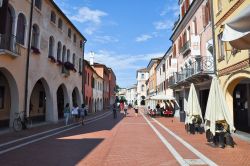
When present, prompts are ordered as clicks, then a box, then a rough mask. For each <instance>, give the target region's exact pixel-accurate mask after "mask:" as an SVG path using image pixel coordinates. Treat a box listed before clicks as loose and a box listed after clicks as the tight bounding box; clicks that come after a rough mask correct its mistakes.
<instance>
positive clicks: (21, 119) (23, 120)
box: [13, 111, 31, 131]
mask: <svg viewBox="0 0 250 166" xmlns="http://www.w3.org/2000/svg"><path fill="white" fill-rule="evenodd" d="M15 114H16V118H15V119H14V121H13V129H14V130H15V131H21V130H22V129H23V130H25V129H27V127H28V125H30V124H31V120H30V119H29V118H28V117H27V116H26V114H25V112H24V111H23V112H18V113H15Z"/></svg>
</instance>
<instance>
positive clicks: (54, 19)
mask: <svg viewBox="0 0 250 166" xmlns="http://www.w3.org/2000/svg"><path fill="white" fill-rule="evenodd" d="M50 21H51V22H53V23H56V13H55V12H54V11H53V10H52V11H51V13H50Z"/></svg>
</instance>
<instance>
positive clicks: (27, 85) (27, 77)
mask: <svg viewBox="0 0 250 166" xmlns="http://www.w3.org/2000/svg"><path fill="white" fill-rule="evenodd" d="M33 4H34V0H31V5H30V24H29V37H28V51H27V59H26V72H25V91H24V114H25V115H27V112H28V111H27V106H28V87H29V66H30V64H29V63H30V42H31V31H32V20H33ZM28 116H29V114H28Z"/></svg>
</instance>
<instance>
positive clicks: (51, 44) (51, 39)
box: [48, 36, 55, 56]
mask: <svg viewBox="0 0 250 166" xmlns="http://www.w3.org/2000/svg"><path fill="white" fill-rule="evenodd" d="M54 47H55V40H54V37H53V36H50V37H49V54H48V56H54Z"/></svg>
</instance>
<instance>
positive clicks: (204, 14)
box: [202, 1, 211, 27]
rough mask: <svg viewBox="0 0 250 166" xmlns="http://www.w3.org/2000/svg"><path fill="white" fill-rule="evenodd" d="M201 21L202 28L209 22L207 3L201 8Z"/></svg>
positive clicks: (208, 6)
mask: <svg viewBox="0 0 250 166" xmlns="http://www.w3.org/2000/svg"><path fill="white" fill-rule="evenodd" d="M202 19H203V27H206V26H207V25H208V24H209V22H211V14H210V4H209V1H207V3H206V5H204V6H203V7H202Z"/></svg>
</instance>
